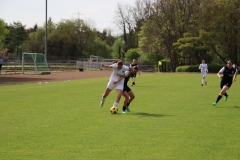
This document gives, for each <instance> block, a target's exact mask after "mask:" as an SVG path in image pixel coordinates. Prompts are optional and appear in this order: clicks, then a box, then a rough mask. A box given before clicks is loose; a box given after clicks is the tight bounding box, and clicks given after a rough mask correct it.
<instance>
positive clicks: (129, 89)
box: [123, 86, 131, 93]
mask: <svg viewBox="0 0 240 160" xmlns="http://www.w3.org/2000/svg"><path fill="white" fill-rule="evenodd" d="M125 91H126V92H127V93H128V92H130V91H131V88H129V87H128V86H124V87H123V92H125Z"/></svg>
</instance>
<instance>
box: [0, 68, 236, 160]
mask: <svg viewBox="0 0 240 160" xmlns="http://www.w3.org/2000/svg"><path fill="white" fill-rule="evenodd" d="M108 79H109V77H105V78H98V79H84V80H83V79H81V80H74V81H68V82H49V83H42V84H37V83H35V84H23V85H12V86H2V87H1V89H0V90H1V102H0V159H21V160H22V159H63V160H65V159H98V160H99V159H104V160H105V159H111V160H112V159H134V160H140V159H142V160H147V159H151V160H155V159H156V160H159V159H164V160H165V159H172V160H188V159H189V160H206V159H209V160H221V159H222V160H234V159H239V157H240V152H239V150H240V145H239V144H240V137H239V133H240V125H239V122H240V103H239V89H240V87H239V82H238V81H237V82H235V83H233V85H232V87H231V88H230V90H229V91H228V93H229V95H230V96H229V98H228V101H226V102H225V101H224V100H223V99H222V100H221V101H220V102H219V103H218V105H217V106H216V107H214V106H212V103H213V102H214V101H215V100H216V98H217V96H218V94H219V91H220V88H219V82H220V79H219V78H218V77H217V76H216V74H209V75H207V80H208V86H204V87H201V86H200V83H201V75H200V74H184V73H182V74H177V73H173V74H162V73H160V74H158V73H155V74H142V75H141V76H138V77H137V79H136V86H135V87H133V88H132V89H133V91H134V93H135V95H136V99H135V100H134V101H133V103H132V104H131V105H130V109H131V112H130V113H127V114H126V115H123V114H121V113H119V114H117V115H111V114H110V112H109V109H110V107H111V106H112V104H113V102H114V100H115V97H116V91H115V90H114V91H112V93H111V94H110V95H109V97H107V99H106V102H105V105H104V107H103V108H99V103H100V100H101V95H102V93H103V91H104V90H105V87H106V85H107V82H108ZM129 85H130V82H129ZM122 103H123V97H122V99H121V102H120V105H119V109H120V111H121V108H122V107H121V106H122Z"/></svg>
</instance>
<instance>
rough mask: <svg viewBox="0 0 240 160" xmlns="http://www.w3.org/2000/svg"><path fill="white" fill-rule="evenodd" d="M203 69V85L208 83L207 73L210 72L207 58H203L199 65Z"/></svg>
mask: <svg viewBox="0 0 240 160" xmlns="http://www.w3.org/2000/svg"><path fill="white" fill-rule="evenodd" d="M198 69H200V70H201V75H202V83H201V86H203V85H204V84H205V85H207V80H206V75H207V73H208V66H207V64H206V63H205V60H202V63H201V64H200V65H199V68H198Z"/></svg>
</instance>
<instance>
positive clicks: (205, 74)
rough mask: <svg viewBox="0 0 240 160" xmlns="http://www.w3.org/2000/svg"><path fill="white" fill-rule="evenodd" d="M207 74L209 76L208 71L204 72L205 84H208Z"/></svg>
mask: <svg viewBox="0 0 240 160" xmlns="http://www.w3.org/2000/svg"><path fill="white" fill-rule="evenodd" d="M206 76H207V72H205V73H204V84H205V86H206V85H207V78H206Z"/></svg>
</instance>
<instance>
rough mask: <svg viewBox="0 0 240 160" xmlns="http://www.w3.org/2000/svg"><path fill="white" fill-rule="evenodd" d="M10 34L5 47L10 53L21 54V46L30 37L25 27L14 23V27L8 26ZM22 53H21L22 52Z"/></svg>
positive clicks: (7, 36) (19, 23)
mask: <svg viewBox="0 0 240 160" xmlns="http://www.w3.org/2000/svg"><path fill="white" fill-rule="evenodd" d="M7 29H8V33H7V35H6V41H5V46H6V47H7V48H8V49H9V52H10V53H16V55H17V56H19V55H18V53H19V50H18V49H19V46H21V45H22V44H23V43H24V42H25V41H26V40H27V39H28V35H27V32H26V30H25V26H23V25H22V23H21V22H13V25H12V24H11V25H10V26H7ZM20 53H21V51H20Z"/></svg>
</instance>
